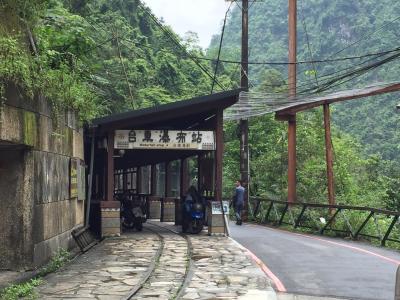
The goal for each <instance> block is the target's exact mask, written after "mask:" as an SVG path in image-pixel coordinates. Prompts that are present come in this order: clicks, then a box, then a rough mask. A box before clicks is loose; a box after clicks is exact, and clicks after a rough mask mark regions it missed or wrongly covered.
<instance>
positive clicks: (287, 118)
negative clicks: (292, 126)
mask: <svg viewBox="0 0 400 300" xmlns="http://www.w3.org/2000/svg"><path fill="white" fill-rule="evenodd" d="M275 120H276V121H282V122H288V121H296V115H281V114H278V113H276V114H275Z"/></svg>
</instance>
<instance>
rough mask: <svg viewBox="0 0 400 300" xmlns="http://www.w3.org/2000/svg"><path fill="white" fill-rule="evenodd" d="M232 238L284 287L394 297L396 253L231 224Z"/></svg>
mask: <svg viewBox="0 0 400 300" xmlns="http://www.w3.org/2000/svg"><path fill="white" fill-rule="evenodd" d="M230 228H231V237H232V238H233V239H235V240H236V241H238V242H239V243H240V244H242V245H243V246H245V247H246V248H247V249H249V250H250V251H251V252H253V253H254V254H255V255H256V256H258V258H259V259H261V260H262V261H263V263H264V264H265V265H266V266H267V267H268V268H269V269H270V270H271V271H272V272H273V273H274V275H275V276H276V277H278V278H279V280H280V281H281V282H282V283H283V285H284V286H285V288H286V290H287V292H289V293H299V294H306V295H318V296H335V297H343V298H347V299H373V300H393V298H394V285H395V274H396V269H397V266H398V265H399V264H400V253H398V252H395V251H392V250H388V249H385V248H379V247H374V246H370V245H366V244H364V243H359V242H352V241H345V240H342V239H333V238H327V237H321V236H314V235H302V234H296V233H291V232H287V231H284V230H280V229H274V228H269V227H264V226H259V225H252V224H247V225H242V226H237V225H235V224H234V223H230Z"/></svg>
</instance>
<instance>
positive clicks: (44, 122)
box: [39, 115, 53, 152]
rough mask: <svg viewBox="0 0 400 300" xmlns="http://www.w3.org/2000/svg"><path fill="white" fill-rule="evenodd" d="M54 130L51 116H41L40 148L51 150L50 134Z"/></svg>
mask: <svg viewBox="0 0 400 300" xmlns="http://www.w3.org/2000/svg"><path fill="white" fill-rule="evenodd" d="M52 132H53V128H52V122H51V120H50V118H48V117H46V116H43V115H40V116H39V150H41V151H46V152H49V151H50V146H49V145H50V135H51V133H52Z"/></svg>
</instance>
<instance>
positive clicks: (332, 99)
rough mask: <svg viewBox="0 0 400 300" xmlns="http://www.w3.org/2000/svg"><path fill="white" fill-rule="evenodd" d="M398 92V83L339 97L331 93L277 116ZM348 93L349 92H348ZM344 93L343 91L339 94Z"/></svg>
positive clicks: (288, 109)
mask: <svg viewBox="0 0 400 300" xmlns="http://www.w3.org/2000/svg"><path fill="white" fill-rule="evenodd" d="M398 91H400V83H395V84H392V85H389V86H385V87H366V88H364V89H362V90H360V91H359V92H357V93H353V94H351V95H345V96H341V95H340V94H339V93H333V94H329V95H326V96H321V97H320V98H321V100H316V101H315V102H310V103H305V104H298V105H296V104H293V106H292V107H288V108H286V109H282V110H280V111H279V112H277V114H278V115H288V114H289V115H290V114H296V113H298V112H301V111H305V110H309V109H312V108H315V107H318V106H321V105H324V104H331V103H336V102H342V101H347V100H354V99H359V98H365V97H370V96H376V95H382V94H387V93H393V92H398ZM349 92H350V91H349ZM340 93H344V91H342V92H340Z"/></svg>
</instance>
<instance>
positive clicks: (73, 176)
mask: <svg viewBox="0 0 400 300" xmlns="http://www.w3.org/2000/svg"><path fill="white" fill-rule="evenodd" d="M69 166H70V167H69V196H70V199H72V198H77V197H78V170H77V169H78V162H77V160H76V159H74V158H71V160H70V165H69Z"/></svg>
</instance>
